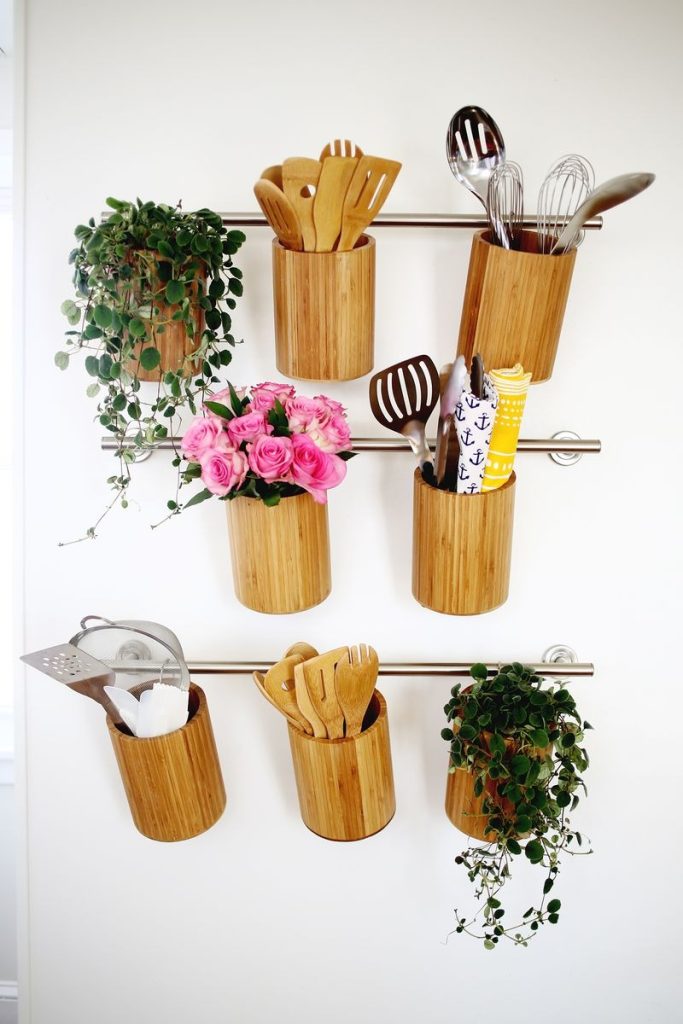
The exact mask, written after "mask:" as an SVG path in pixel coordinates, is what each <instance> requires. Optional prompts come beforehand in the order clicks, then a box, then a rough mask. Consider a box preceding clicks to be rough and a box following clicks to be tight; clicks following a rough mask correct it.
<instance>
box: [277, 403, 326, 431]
mask: <svg viewBox="0 0 683 1024" xmlns="http://www.w3.org/2000/svg"><path fill="white" fill-rule="evenodd" d="M285 412H286V413H287V419H288V420H289V429H290V430H292V431H293V432H294V433H295V434H300V433H303V431H304V430H308V428H309V427H310V426H311V425H312V424H313V421H314V420H317V422H318V425H319V426H324V425H325V424H326V423H327V421H328V420H329V418H330V416H331V412H330V410H329V408H328V407H327V406H326V405H325V403H324V402H322V401H321V400H320V399H319V398H305V397H304V396H303V395H300V396H298V397H295V398H290V399H288V400H287V402H286V403H285Z"/></svg>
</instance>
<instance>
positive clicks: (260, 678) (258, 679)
mask: <svg viewBox="0 0 683 1024" xmlns="http://www.w3.org/2000/svg"><path fill="white" fill-rule="evenodd" d="M252 674H253V677H254V682H255V683H256V686H257V688H258V689H259V690H260V691H261V693H262V694H263V696H264V697H265V698H266V700H267V701H268V703H269V704H272V705H273V707H274V708H277V710H278V711H279V712H280V713H281V714H284V712H283V710H282V708H281V707H280V705H279V704H277V703H276V702H275V701H274V700H273V698H272V697H271V696H270V694H269V693H268V691H267V690H266V688H265V686H264V678H265V677H264V675H263V673H262V672H254V673H252ZM285 718H286V719H287V721H288V722H290V723H291V725H293V726H295V727H296V728H297V729H301V731H302V732H308V734H309V735H312V733H313V730H312V729H311V727H310V726H308V728H307V729H304V728H303V726H302V725H301V724H300V723H299V722H298V721H297V720H296V719H294V718H290V716H289V715H285Z"/></svg>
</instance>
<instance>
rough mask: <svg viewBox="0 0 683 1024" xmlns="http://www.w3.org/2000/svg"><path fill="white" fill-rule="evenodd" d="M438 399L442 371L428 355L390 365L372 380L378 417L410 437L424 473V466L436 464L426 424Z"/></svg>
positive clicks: (406, 436) (371, 404)
mask: <svg viewBox="0 0 683 1024" xmlns="http://www.w3.org/2000/svg"><path fill="white" fill-rule="evenodd" d="M438 400H439V371H438V370H437V368H436V366H435V365H434V362H433V360H432V359H430V357H429V356H426V355H425V356H413V358H412V359H404V360H403V362H401V363H395V364H394V365H393V366H388V367H387V368H386V370H381V371H380V372H379V373H376V374H375V375H374V377H373V378H372V380H371V381H370V406H371V408H372V412H373V415H374V417H375V419H376V420H377V422H378V423H381V424H382V426H383V427H388V428H389V430H395V431H397V432H398V433H399V434H403V436H404V437H405V438H407V440H408V443H409V444H410V447H411V448H412V449H413V452H414V453H415V455H416V456H417V458H418V461H419V463H420V469H422V471H423V473H424V472H425V467H431V466H432V465H433V460H432V453H431V451H430V450H429V445H428V444H427V439H426V436H425V424H426V423H427V420H428V419H429V417H430V416H431V414H432V410H433V409H434V406H435V405H436V403H437V401H438ZM427 475H428V474H427Z"/></svg>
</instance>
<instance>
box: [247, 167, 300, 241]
mask: <svg viewBox="0 0 683 1024" xmlns="http://www.w3.org/2000/svg"><path fill="white" fill-rule="evenodd" d="M254 195H255V196H256V199H257V201H258V204H259V206H260V207H261V209H262V210H263V215H264V217H265V218H266V220H267V221H268V223H269V224H270V226H271V228H272V229H273V231H274V232H275V234H276V235H277V237H278V238H279V240H280V241H281V242H282V244H283V245H284V246H285V248H287V249H296V250H297V251H300V250H301V249H303V247H304V240H303V235H302V233H301V225H300V223H299V218H298V217H297V214H296V210H295V209H294V207H293V206H292V204H291V203H290V201H289V199H288V198H287V196H286V195H285V194H284V192H281V191H280V189H279V188H278V187H277V185H275V184H273V182H272V181H268V179H267V178H259V180H258V181H257V182H256V184H255V185H254Z"/></svg>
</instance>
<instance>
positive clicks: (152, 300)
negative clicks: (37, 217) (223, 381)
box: [55, 198, 245, 539]
mask: <svg viewBox="0 0 683 1024" xmlns="http://www.w3.org/2000/svg"><path fill="white" fill-rule="evenodd" d="M106 202H107V206H108V207H109V208H110V209H111V210H112V211H113V212H112V213H111V214H110V215H108V216H107V217H106V218H104V219H103V220H102V221H101V223H100V224H96V223H95V219H94V218H91V219H90V220H89V221H88V223H87V224H79V225H78V227H77V228H76V230H75V235H76V239H77V241H78V245H77V246H76V248H74V249H73V250H72V251H71V253H70V256H69V262H70V263H71V264H73V267H74V275H73V282H74V289H75V297H73V298H70V299H67V300H66V301H65V302H64V303H63V304H62V312H63V313H64V315H65V316H66V318H67V319H68V321H69V325H70V329H69V330H67V331H66V345H65V348H64V349H62V350H61V351H59V352H57V354H56V356H55V363H56V365H57V366H58V367H59V368H60V369H61V370H65V369H66V368H67V367H68V366H69V363H70V361H71V359H72V358H73V357H74V356H76V355H78V354H81V353H83V354H84V355H85V369H86V372H87V373H88V375H89V376H90V377H91V378H92V379H91V382H90V384H89V385H88V388H87V394H88V396H89V397H90V398H93V399H96V401H97V415H96V420H97V422H98V423H99V424H100V426H102V427H103V428H104V429H105V430H106V431H108V432H109V433H111V434H112V436H113V437H114V439H115V441H116V448H115V452H114V454H115V457H116V459H117V461H118V472H117V473H115V474H114V475H112V476H110V477H109V478H108V480H107V483H108V484H109V485H110V487H111V488H112V490H113V492H114V494H113V498H112V500H111V502H110V503H109V505H108V506H107V508H106V509H105V510H104V512H103V513H102V515H101V516H100V518H99V519H98V520H97V522H96V523H95V525H94V526H92V527H90V528H89V529H88V530H87V531H86V534H85V537H84V538H79V539H85V538H86V537H88V538H94V537H95V536H96V530H97V527H98V526H99V524H100V522H101V521H102V519H103V518H104V516H105V515H106V514H107V512H108V511H109V510H110V509H111V508H112V507H113V506H114V505H116V504H117V503H120V504H121V506H122V507H123V508H126V507H127V505H128V494H129V487H130V482H131V467H132V465H133V464H134V463H135V462H136V461H138V460H139V458H140V457H141V456H142V455H143V454H146V453H147V452H148V451H149V450H150V449H154V448H155V447H157V446H158V445H159V444H160V443H161V442H163V441H165V440H166V438H168V437H169V436H173V435H175V434H177V433H179V425H180V414H181V412H182V410H183V409H185V408H187V409H189V411H190V412H191V413H192V415H195V414H196V413H197V409H198V408H199V407H200V406H201V404H202V401H203V398H204V397H205V395H206V394H207V393H208V392H209V391H210V390H213V389H214V387H215V385H216V384H219V383H220V379H219V377H218V376H217V373H218V372H219V371H220V370H222V369H224V368H225V367H227V366H228V365H229V364H230V362H231V360H232V352H231V349H232V348H233V347H234V345H235V338H234V336H233V334H232V318H231V315H230V314H231V312H232V310H234V308H235V305H236V299H238V298H239V297H240V296H241V295H242V272H241V270H240V269H239V268H238V267H236V266H235V265H234V263H233V259H232V258H233V256H234V255H235V254H236V253H237V252H238V250H239V248H240V246H241V245H242V243H243V242H244V241H245V235H244V233H243V232H242V231H234V230H233V231H231V230H228V228H227V227H226V226H225V225H224V224H223V221H222V219H221V217H220V215H219V214H217V213H214V212H213V211H211V210H206V209H202V210H197V211H196V212H195V213H184V212H183V210H182V209H181V205H180V203H179V204H178V205H177V206H176V207H171V206H166V205H164V204H159V205H157V204H156V203H152V202H146V203H143V202H142V201H141V200H140V199H138V200H137V201H136V202H135V203H130V202H124V201H121V200H118V199H112V198H109V199H107V201H106ZM154 385H155V386H154ZM175 455H176V456H177V455H178V453H177V452H176V453H175Z"/></svg>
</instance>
